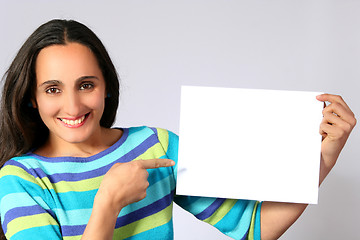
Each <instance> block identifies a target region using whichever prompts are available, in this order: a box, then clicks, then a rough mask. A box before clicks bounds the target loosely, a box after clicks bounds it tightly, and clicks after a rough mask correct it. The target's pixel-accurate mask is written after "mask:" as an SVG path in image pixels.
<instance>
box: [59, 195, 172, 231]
mask: <svg viewBox="0 0 360 240" xmlns="http://www.w3.org/2000/svg"><path fill="white" fill-rule="evenodd" d="M173 194H174V193H173V192H172V193H170V194H168V195H166V196H165V197H163V198H162V199H160V200H158V201H156V202H154V203H152V204H150V205H148V206H146V207H144V208H141V209H138V210H135V211H132V212H131V213H129V214H127V215H124V216H122V217H119V218H118V219H117V221H116V225H115V228H120V227H122V226H125V225H128V224H130V223H132V222H135V221H138V220H140V219H143V218H145V217H147V216H150V215H153V214H155V213H157V212H160V211H161V210H163V209H165V208H166V207H168V206H169V205H170V204H171V202H172V195H173ZM129 206H130V205H129ZM85 228H86V224H84V225H73V226H64V225H63V226H62V233H63V236H76V235H81V234H83V232H84V230H85Z"/></svg>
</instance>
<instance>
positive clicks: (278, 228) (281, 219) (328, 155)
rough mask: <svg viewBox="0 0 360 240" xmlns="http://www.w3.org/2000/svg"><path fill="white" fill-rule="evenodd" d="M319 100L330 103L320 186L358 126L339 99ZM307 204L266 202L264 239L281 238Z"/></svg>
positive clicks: (327, 96)
mask: <svg viewBox="0 0 360 240" xmlns="http://www.w3.org/2000/svg"><path fill="white" fill-rule="evenodd" d="M317 99H318V100H319V101H323V102H325V101H328V102H330V103H331V104H329V105H328V106H326V107H325V108H324V110H323V116H324V117H323V120H322V122H321V125H320V134H321V135H322V137H323V140H322V144H321V162H320V178H319V185H320V184H321V183H322V182H323V180H324V179H325V177H326V176H327V175H328V174H329V172H330V171H331V169H332V168H333V167H334V165H335V163H336V160H337V159H338V157H339V155H340V152H341V150H342V148H343V147H344V145H345V143H346V140H347V139H348V137H349V135H350V133H351V131H352V129H353V128H354V127H355V125H356V119H355V116H354V114H353V112H352V111H351V110H350V108H349V107H348V106H347V104H346V103H345V102H344V100H343V99H342V98H341V97H340V96H335V95H330V94H322V95H320V96H318V97H317ZM306 207H307V205H306V204H295V203H278V202H264V203H263V204H262V209H261V236H262V239H278V238H279V237H280V236H281V235H282V234H283V233H284V232H285V231H286V230H287V229H288V228H289V227H290V226H291V225H292V224H293V223H294V222H295V221H296V220H297V219H298V218H299V217H300V215H301V214H302V213H303V211H304V210H305V208H306Z"/></svg>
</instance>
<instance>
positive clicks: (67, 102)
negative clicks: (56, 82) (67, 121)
mask: <svg viewBox="0 0 360 240" xmlns="http://www.w3.org/2000/svg"><path fill="white" fill-rule="evenodd" d="M80 109H81V99H80V96H79V94H78V93H77V92H76V91H69V92H67V93H66V94H65V97H64V99H63V110H64V113H65V114H68V115H69V116H71V117H77V116H78V115H79V113H80Z"/></svg>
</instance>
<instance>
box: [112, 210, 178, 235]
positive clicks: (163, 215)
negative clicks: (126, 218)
mask: <svg viewBox="0 0 360 240" xmlns="http://www.w3.org/2000/svg"><path fill="white" fill-rule="evenodd" d="M172 207H173V204H172V203H171V204H170V205H169V206H168V207H167V208H165V209H164V210H162V211H160V212H158V213H156V214H153V215H151V216H148V217H146V218H143V219H140V220H138V221H136V222H133V223H130V224H128V225H125V226H123V227H120V228H118V229H115V231H114V237H113V239H125V238H128V237H131V236H134V235H136V234H139V233H142V232H145V231H147V230H150V229H153V228H155V227H158V226H162V225H164V224H166V223H168V222H169V221H170V220H171V217H172Z"/></svg>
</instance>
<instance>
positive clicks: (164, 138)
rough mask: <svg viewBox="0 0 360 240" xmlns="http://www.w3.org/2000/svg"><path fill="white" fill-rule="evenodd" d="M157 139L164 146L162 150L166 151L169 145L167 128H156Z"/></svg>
mask: <svg viewBox="0 0 360 240" xmlns="http://www.w3.org/2000/svg"><path fill="white" fill-rule="evenodd" d="M157 131H158V138H159V141H160V143H161V145H162V147H163V148H164V151H165V152H167V149H168V146H169V133H168V131H167V130H165V129H162V128H157Z"/></svg>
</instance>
